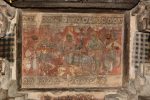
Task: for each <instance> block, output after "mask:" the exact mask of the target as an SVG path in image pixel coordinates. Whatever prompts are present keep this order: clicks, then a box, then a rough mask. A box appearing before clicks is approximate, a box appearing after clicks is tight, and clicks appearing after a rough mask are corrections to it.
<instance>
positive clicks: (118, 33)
mask: <svg viewBox="0 0 150 100" xmlns="http://www.w3.org/2000/svg"><path fill="white" fill-rule="evenodd" d="M22 16H23V17H22V23H23V24H22V85H21V87H22V88H54V87H55V88H86V87H119V86H121V85H122V74H123V72H122V69H123V68H122V67H123V64H122V56H123V34H124V29H123V28H124V25H123V23H124V16H123V14H105V13H88V14H87V13H57V14H56V13H46V12H45V13H44V12H27V11H24V12H23V14H22Z"/></svg>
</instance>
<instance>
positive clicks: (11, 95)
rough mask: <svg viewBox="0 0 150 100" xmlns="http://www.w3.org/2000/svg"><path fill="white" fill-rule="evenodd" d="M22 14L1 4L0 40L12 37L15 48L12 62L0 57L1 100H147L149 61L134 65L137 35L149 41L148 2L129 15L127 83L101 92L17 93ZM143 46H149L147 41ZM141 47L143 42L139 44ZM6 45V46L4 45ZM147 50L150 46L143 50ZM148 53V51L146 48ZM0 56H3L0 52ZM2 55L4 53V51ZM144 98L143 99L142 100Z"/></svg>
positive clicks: (149, 92) (141, 3) (142, 3)
mask: <svg viewBox="0 0 150 100" xmlns="http://www.w3.org/2000/svg"><path fill="white" fill-rule="evenodd" d="M20 11H21V10H20V9H17V8H13V7H10V6H9V5H7V4H6V3H5V2H4V1H3V0H1V1H0V39H1V38H4V39H6V40H7V39H8V36H10V35H11V34H14V35H12V36H13V38H14V41H13V43H14V45H13V46H11V49H12V52H13V54H14V55H13V56H12V57H13V59H14V60H10V59H8V58H7V57H4V56H0V58H1V59H0V100H150V98H148V97H149V96H150V63H149V62H150V60H149V57H148V58H146V59H147V60H144V61H143V60H142V61H143V62H142V63H135V62H134V61H135V59H136V58H134V57H133V56H134V53H135V52H136V49H135V41H136V40H135V38H136V35H137V34H144V35H146V36H147V37H150V35H149V32H150V0H141V1H140V3H139V4H138V5H137V6H136V7H135V8H133V9H132V10H130V11H128V12H130V59H129V60H130V64H129V65H130V67H129V82H128V83H127V84H125V87H122V88H119V89H106V90H103V91H80V90H77V91H76V90H74V91H63V90H62V91H60V90H59V91H49V90H38V91H36V90H31V91H21V90H19V89H18V87H19V86H18V79H17V77H16V76H17V73H18V71H17V70H18V69H17V68H18V67H16V62H17V60H16V52H17V48H16V47H17V45H16V44H17V42H19V40H17V38H16V37H17V36H16V35H17V25H18V22H19V21H18V16H19V12H20ZM146 42H148V43H149V42H150V40H149V38H148V39H147V41H146ZM140 43H143V42H140ZM6 45H7V44H6ZM148 47H150V44H148V46H147V47H146V48H148ZM148 50H149V48H148ZM0 52H2V51H1V50H0ZM3 52H4V51H3ZM144 98H145V99H144Z"/></svg>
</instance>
